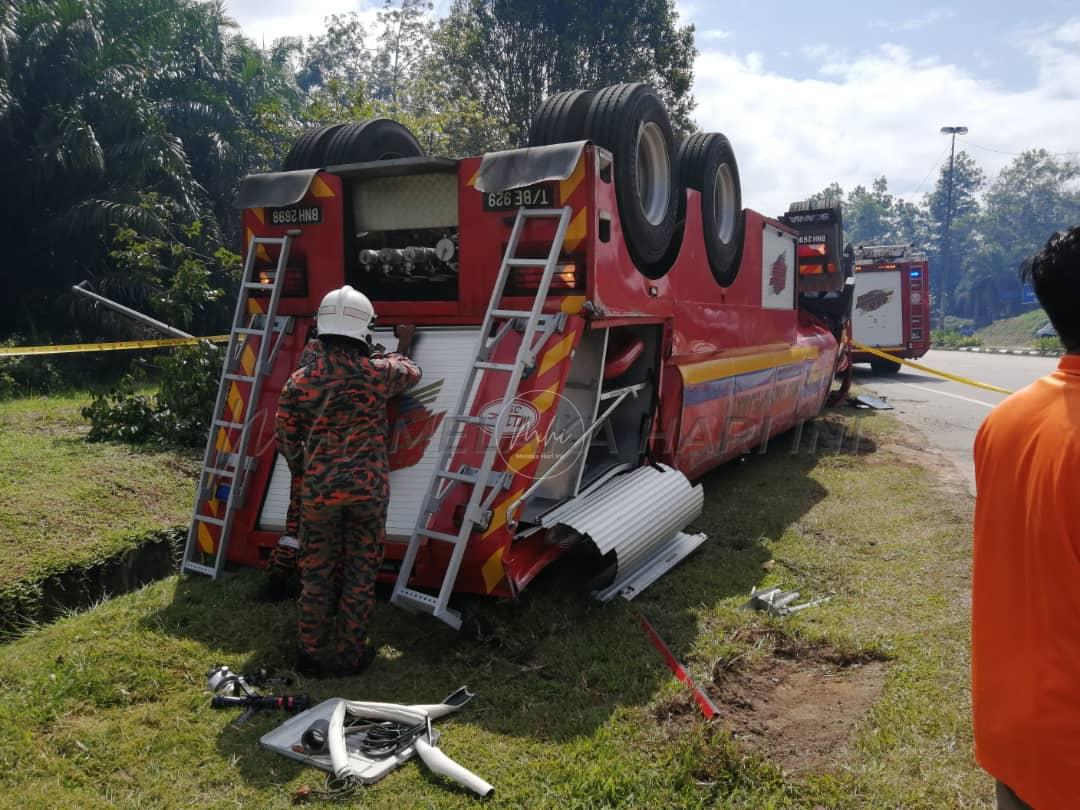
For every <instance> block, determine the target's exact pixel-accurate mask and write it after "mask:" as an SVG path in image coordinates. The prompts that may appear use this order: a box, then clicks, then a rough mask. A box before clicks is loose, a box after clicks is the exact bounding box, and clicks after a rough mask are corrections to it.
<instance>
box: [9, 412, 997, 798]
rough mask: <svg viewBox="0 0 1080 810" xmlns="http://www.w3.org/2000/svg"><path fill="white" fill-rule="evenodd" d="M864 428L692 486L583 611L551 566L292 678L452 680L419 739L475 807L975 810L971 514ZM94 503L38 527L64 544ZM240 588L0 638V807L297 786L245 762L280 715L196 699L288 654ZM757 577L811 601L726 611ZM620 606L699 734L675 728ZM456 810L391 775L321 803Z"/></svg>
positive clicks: (684, 718)
mask: <svg viewBox="0 0 1080 810" xmlns="http://www.w3.org/2000/svg"><path fill="white" fill-rule="evenodd" d="M830 419H831V420H834V421H837V422H839V421H844V422H846V423H848V424H852V423H853V420H854V416H853V414H852V412H851V411H845V412H844V413H843V414H842V415H840V414H834V415H832V416H831V417H830ZM862 424H863V428H862V442H861V451H860V452H859V453H858V454H854V453H851V452H839V453H837V452H834V451H833V450H832V449H830V448H828V447H826V446H825V443H824V442H821V443H819V445H818V447H817V448H816V450H815V451H814V452H810V451H809V449H808V448H807V446H806V442H805V437H804V442H803V444H802V446H801V447H799V448H797V449H798V450H799V452H792V451H793V449H795V448H794V447H793V444H792V439H791V437H787V438H786V439H783V440H779V441H774V442H773V443H772V444H771V445H770V447H769V451H768V452H767V453H765V454H754V455H752V456H749V457H748V458H746V459H745V460H744V461H742V462H736V463H732V464H729V465H727V466H725V467H724V468H722V469H720V470H717V471H715V472H714V473H712V474H710V475H709V476H707V477H706V478H705V480H704V482H703V483H704V486H705V489H706V508H705V512H704V514H703V515H702V517H701V519H700V520H699V521H698V522H697V524H696V526H695V527H694V528H696V529H699V530H703V531H706V532H708V533H709V534H710V536H711V539H710V540H709V542H708V543H706V544H705V545H704V546H703V547H702V548H701V549H700V550H699V551H698V552H696V553H695V554H694V555H693V556H692V557H691V558H689V559H687V560H686V561H684V563H682V564H681V565H680V567H679V568H678V569H676V570H675V571H673V572H671V573H669V574H668V575H667V576H666V577H665V578H663V579H662V580H660V581H659V582H658V583H656V584H655V585H654V586H652V587H651V588H650V589H649V590H648V591H646V592H645V593H644V594H643V595H641V596H640V597H638V598H637V599H636V600H634V601H633V602H630V603H627V602H623V601H622V600H616V601H615V602H613V603H610V604H607V605H599V604H596V603H594V602H593V601H592V600H590V599H589V598H588V596H587V594H586V592H585V578H584V574H583V573H581V572H580V571H579V570H578V569H577V568H575V566H574V565H572V564H569V562H568V561H563V564H561V565H556V566H554V567H553V568H552V569H549V571H547V572H545V573H544V574H543V575H541V577H540V578H539V579H538V580H537V581H536V582H534V583H533V584H532V585H531V586H530V588H529V589H528V590H527V591H526V592H525V594H524V595H523V598H522V599H521V600H520V601H519V602H518V603H516V604H498V603H495V602H489V601H477V602H471V603H468V605H467V608H468V611H469V613H470V615H472V616H473V617H474V622H472V624H474V625H475V626H476V627H478V628H483V629H482V630H477V631H476V632H474V633H473V634H471V635H458V634H455V633H453V632H451V631H449V630H447V629H445V628H443V627H442V626H441V625H436V624H435V623H433V622H432V621H431V620H430V619H426V618H422V617H411V616H407V615H405V614H402V613H400V612H399V611H397V610H395V609H393V608H390V607H388V606H386V605H385V604H380V605H379V608H378V610H377V613H376V619H375V626H374V630H373V633H374V636H375V638H376V639H377V641H378V642H379V643H380V644H381V647H380V653H381V655H380V658H379V659H378V660H377V661H376V663H375V665H374V666H373V668H372V669H371V670H370V671H369V672H367V673H365V674H364V675H362V676H360V677H358V678H355V679H351V680H347V681H311V682H306V683H303V684H300V685H299V686H298V687H294V689H303V690H305V691H308V692H310V693H311V694H312V697H313V698H315V699H324V698H327V697H331V696H336V695H340V696H346V697H351V698H355V699H382V700H391V701H397V702H430V701H433V700H437V699H439V698H441V697H442V696H444V695H446V694H448V693H449V692H451V691H452V690H453V689H455V688H456V687H458V686H460V685H461V684H468V685H469V686H470V687H471V688H472V689H473V690H474V691H475V692H476V693H477V697H476V699H475V700H474V701H473V703H472V704H470V705H469V706H468V707H466V708H465V709H464V710H463V711H462V712H460V714H459V715H458V716H457V717H456V718H454V719H453V720H449V721H444V722H441V723H440V724H439V725H440V727H441V729H442V731H443V733H444V736H443V740H442V743H441V746H442V748H443V749H444V750H445V751H446V752H447V753H448V754H449V755H450V756H451V757H453V758H455V759H456V760H458V761H459V762H461V763H462V764H464V765H465V766H467V767H469V768H471V769H473V770H474V771H475V772H477V773H478V774H480V775H482V776H483V777H484V778H486V779H487V780H488V781H490V782H491V783H493V784H494V785H495V786H496V794H495V797H494V799H493V800H492V801H491V802H490V804H491V806H497V807H508V808H509V807H513V808H517V807H559V808H565V807H606V806H635V807H716V806H722V807H748V808H749V807H752V808H764V807H798V808H811V807H814V806H816V805H821V806H825V807H829V808H840V807H901V806H902V807H909V808H910V807H943V806H989V795H990V793H989V783H988V781H987V779H986V778H985V777H984V776H982V775H981V774H980V773H979V772H978V770H977V768H976V767H975V765H974V763H973V761H972V758H971V735H970V717H969V710H968V699H969V698H968V675H967V672H968V604H969V602H968V576H969V561H970V555H969V529H970V514H969V508H970V504H969V500H968V497H967V495H966V494H965V493H963V492H962V491H959V490H951V489H949V488H948V487H943V486H942V485H941V484H940V483H939V482H938V481H937V480H936V479H935V477H934V476H933V473H932V472H931V471H929V470H928V469H927V468H926V458H927V457H926V456H925V455H924V454H923V453H922V452H921V450H920V449H919V447H918V446H917V445H918V440H917V439H914V438H912V437H910V436H908V435H907V434H906V433H905V432H904V431H902V430H901V429H900V427H899V426H898V425H897V423H896V422H894V421H892V420H890V419H889V418H888V417H884V416H881V415H874V416H868V417H865V421H864V422H863V423H862ZM6 433H7V431H5V434H6ZM852 445H853V442H852V441H851V439H850V437H849V440H848V443H847V450H850V448H851V446H852ZM76 455H77V454H76ZM4 458H5V463H7V464H11V463H12V462H11V460H10V456H5V457H4ZM151 466H153V465H151ZM50 468H51V469H54V470H55V471H56V474H57V476H58V478H57V479H56V481H57V483H56V484H55V485H51V486H50V485H49V484H48V483H47V482H46V481H45V480H39V482H38V483H37V484H36V485H35V486H36V488H37V489H38V490H40V491H42V492H44V493H51V492H55V491H59V490H62V489H63V488H64V485H63V484H62V483H60V482H62V481H64V480H68V486H72V485H73V484H74V482H75V481H78V482H79V483H85V482H86V481H87V479H92V478H94V477H97V476H103V475H105V472H106V471H107V470H108V469H110V465H109V464H107V463H106V464H105V465H104V468H102V469H99V470H98V472H97V473H96V474H95V475H88V474H85V473H84V474H82V475H77V476H75V478H74V480H70V479H65V478H64V477H63V476H70V475H72V473H71V472H69V471H66V470H64V469H63V465H60V464H56V463H54V464H51V465H50ZM18 469H22V465H21V464H20V465H19V467H18ZM147 474H148V473H147ZM125 485H127V486H137V485H139V476H135V477H134V478H131V479H126V481H125ZM9 486H10V484H9ZM118 486H119V485H118V484H116V485H111V486H110V487H109V491H115V490H116V489H117V487H118ZM133 499H134V498H133ZM152 501H153V499H150V502H147V503H146V505H145V506H144V507H143V508H144V509H147V510H149V509H161V508H162V506H161V504H156V503H152ZM89 503H97V506H96V507H91V506H90V505H89ZM110 503H112V502H111V501H109V500H106V501H105V502H104V503H102V502H100V501H94V499H92V498H91V499H89V501H88V502H87V505H85V506H84V507H83V509H82V510H81V511H80V512H79V513H78V515H74V514H73V515H71V516H70V517H68V518H66V522H65V523H64V524H62V527H61V529H60V530H59V531H57V530H50V529H47V528H46V527H42V528H41V535H40V536H41V537H50V538H52V539H55V540H56V541H57V542H58V543H60V544H63V543H64V542H66V541H65V539H64V538H65V537H67V536H70V535H72V534H77V533H78V532H79V531H80V530H81V531H82V532H86V531H89V530H90V529H91V528H92V527H96V526H97V524H98V523H99V522H100V521H101V520H102V516H101V515H100V514H99V513H98V512H97V511H96V510H97V509H110V508H112V507H110V506H109V504H110ZM92 508H93V510H94V511H91V509H92ZM34 513H35V514H40V512H38V511H36V507H35V511H34ZM160 517H165V515H160ZM155 519H157V518H155ZM20 520H22V522H21V523H20V524H19V525H20V526H25V525H28V524H29V525H33V524H34V521H33V520H30V519H29V518H20ZM127 520H129V521H130V520H135V518H132V517H128V518H127ZM257 583H258V575H257V574H255V573H253V572H242V573H240V574H239V575H237V576H235V577H232V578H229V579H227V580H226V581H224V582H219V583H212V582H208V581H206V580H203V579H192V580H181V579H179V578H177V577H172V578H169V579H166V580H164V581H161V582H158V583H155V584H153V585H150V586H148V587H146V588H144V589H142V590H140V591H138V592H136V593H132V594H128V595H126V596H122V597H119V598H116V599H112V600H110V601H108V602H106V603H104V604H101V605H98V606H96V607H94V608H93V609H90V610H88V611H86V612H84V613H82V614H80V615H76V616H71V617H68V618H66V619H64V620H62V621H59V622H57V623H56V624H54V625H51V626H48V627H42V628H39V629H37V630H35V631H34V632H32V633H30V634H29V635H27V636H26V637H24V638H21V639H18V640H16V641H13V642H11V643H8V644H6V645H3V646H0V764H2V765H3V768H2V769H0V786H3V789H2V790H0V805H5V804H6V805H8V806H16V805H17V806H19V807H21V808H27V807H76V806H77V807H82V808H91V807H110V808H111V807H140V808H142V807H189V806H190V807H208V806H213V807H224V806H248V807H266V808H275V807H280V808H284V807H287V806H289V804H290V797H291V794H292V792H293V791H294V790H295V789H296V788H297V787H298V786H299V785H301V784H305V783H306V784H310V785H313V786H315V785H320V786H321V784H322V775H321V774H320V773H318V772H316V771H313V770H309V769H305V768H303V767H302V766H300V765H299V764H297V763H294V762H292V761H289V760H286V759H284V758H281V757H279V756H277V755H272V754H270V753H267V752H265V751H262V750H260V749H259V747H258V739H259V737H260V736H261V735H262V734H264V733H265V732H266V731H267V730H269V729H270V728H272V727H274V726H275V725H276V724H277V723H278V722H280V720H281V718H280V717H278V716H272V715H264V716H261V717H258V718H256V719H255V720H254V721H253V722H251V723H250V724H248V725H246V726H244V727H242V728H239V729H237V728H233V727H231V726H230V725H229V721H230V719H232V718H233V716H234V713H231V712H218V711H213V710H211V709H210V708H209V700H208V697H207V695H206V693H205V692H204V691H203V690H204V684H205V680H204V679H205V673H206V671H207V669H208V668H210V667H211V666H212V665H216V664H221V663H227V664H229V665H230V666H231V667H232V668H233V669H235V670H238V671H243V670H245V669H247V668H251V667H256V666H267V667H269V668H271V669H278V670H280V669H282V668H283V667H284V666H285V664H286V662H287V661H288V660H289V654H290V650H291V646H292V638H293V632H294V624H295V608H294V607H293V606H291V605H279V606H272V607H266V606H262V605H258V604H256V603H254V602H253V600H252V596H253V593H254V591H255V588H256V586H257ZM774 583H775V584H780V585H782V586H784V587H785V588H796V589H798V590H800V591H802V592H803V594H804V596H816V595H820V594H826V593H831V594H833V599H832V601H830V602H828V603H826V604H824V605H821V606H820V607H817V608H814V609H811V610H807V611H804V612H802V613H799V614H797V615H795V616H792V617H790V618H787V619H784V620H780V619H772V618H769V617H767V616H765V615H764V614H761V613H754V612H748V611H743V610H740V609H739V606H740V605H741V604H742V603H743V602H744V601H745V600H746V597H747V594H748V592H749V590H750V588H751V586H753V585H762V584H765V585H768V584H774ZM638 612H642V613H644V614H645V615H647V616H648V618H649V619H650V620H651V621H652V622H653V624H654V625H655V627H656V628H657V630H658V631H659V633H660V634H661V635H662V636H663V637H664V638H665V639H666V641H667V643H668V644H669V646H670V647H671V648H672V650H673V651H674V653H675V654H676V655H677V656H678V657H679V658H680V659H681V660H683V661H684V662H686V664H687V666H688V668H689V670H690V672H691V674H692V675H693V677H694V678H696V679H697V680H698V682H699V683H702V684H704V685H706V687H707V688H708V689H709V691H710V692H711V693H712V694H713V695H714V698H715V699H716V701H717V702H718V703H719V704H720V705H721V707H722V708H723V710H724V714H725V719H724V720H723V721H722V722H717V723H712V724H710V723H706V722H705V721H704V720H702V719H701V718H700V716H699V715H698V713H697V710H696V707H694V705H693V704H692V703H691V702H690V699H689V698H688V696H687V693H686V691H685V689H684V687H683V686H682V685H680V684H679V683H678V682H676V681H675V680H674V679H673V678H672V677H671V675H670V673H669V671H668V670H667V669H666V668H665V667H664V665H663V663H662V662H661V659H660V658H659V656H658V654H657V653H656V651H655V650H654V649H653V648H652V647H651V646H650V644H649V643H648V641H647V640H646V638H645V636H644V634H643V633H642V631H641V628H640V627H639V626H638V623H637V620H636V617H637V614H638ZM796 687H797V688H796ZM830 690H832V691H830ZM836 690H840V691H839V692H837V691H836ZM733 695H738V696H740V697H739V699H738V700H736V699H734V698H733V697H731V696H733ZM823 696H825V697H823ZM829 696H832V697H829ZM860 696H861V697H860ZM778 706H782V707H785V709H784V711H782V712H779V713H777V712H775V709H776V707H778ZM770 713H772V715H776V716H775V717H773V720H770V721H769V722H768V723H765V722H763V720H762V719H763V718H765V717H767V716H772V715H770ZM728 729H733V730H734V731H735V732H736V734H737V735H738V737H739V739H735V738H733V736H732V734H731V733H730V732H729V730H728ZM837 729H840V731H841V733H840V734H837V733H836V731H837ZM830 740H831V741H830ZM475 804H476V802H475V799H474V798H473V797H471V796H470V795H468V794H466V793H464V792H462V791H460V790H458V789H456V788H454V787H453V786H450V785H448V784H446V783H444V782H443V781H441V780H439V779H437V778H435V777H432V776H431V775H430V774H427V773H426V772H425V771H424V770H423V769H422V767H421V766H420V765H419V764H418V763H416V762H412V763H408V764H407V765H406V766H404V767H402V768H401V769H400V770H398V771H397V772H395V773H393V774H391V775H390V776H389V777H387V778H386V779H385V780H383V781H382V782H381V783H379V784H378V785H376V786H374V787H372V788H369V789H367V790H365V791H364V792H363V794H361V795H360V796H359V797H357V798H355V799H353V800H352V801H351V803H349V804H347V805H346V806H361V805H362V806H365V807H388V808H389V807H472V806H475Z"/></svg>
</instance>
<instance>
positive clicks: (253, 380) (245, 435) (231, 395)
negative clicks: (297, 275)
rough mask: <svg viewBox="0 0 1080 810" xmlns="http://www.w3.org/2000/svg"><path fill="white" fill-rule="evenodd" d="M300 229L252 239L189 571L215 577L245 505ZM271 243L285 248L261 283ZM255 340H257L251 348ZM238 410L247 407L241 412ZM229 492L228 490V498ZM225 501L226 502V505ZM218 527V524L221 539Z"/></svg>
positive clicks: (187, 555) (202, 480)
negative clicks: (259, 301)
mask: <svg viewBox="0 0 1080 810" xmlns="http://www.w3.org/2000/svg"><path fill="white" fill-rule="evenodd" d="M299 234H300V231H299V230H293V231H288V232H287V233H286V234H285V236H280V237H267V236H256V237H254V238H252V240H251V243H250V244H249V245H248V252H247V257H246V259H245V260H244V273H243V276H242V279H241V284H240V295H239V296H238V297H237V301H236V314H235V315H234V316H233V325H232V331H231V332H230V333H229V343H228V345H227V347H226V350H225V359H224V362H223V363H222V367H221V381H220V383H219V384H218V394H217V400H216V401H215V403H214V412H213V418H212V421H211V423H210V433H209V436H208V437H207V440H206V452H205V453H204V454H203V463H202V472H200V473H199V484H198V486H197V487H196V491H195V507H194V509H193V511H192V515H191V526H190V527H189V529H188V538H187V545H186V546H185V548H184V560H183V563H182V565H181V569H180V570H181V571H182V572H184V571H191V572H194V573H196V574H205V575H206V576H209V577H213V578H215V579H216V578H217V577H218V576H219V575H220V574H221V570H222V568H223V566H224V565H225V549H226V547H227V545H228V542H229V531H230V529H231V528H232V520H233V516H234V514H235V510H236V509H237V508H239V507H240V506H242V505H243V502H244V488H245V484H246V476H247V474H248V473H249V472H250V471H251V470H252V469H253V468H254V465H255V459H254V458H253V457H251V458H249V457H248V455H247V450H248V445H249V444H250V443H251V440H252V435H251V434H252V433H253V432H254V429H255V422H256V419H255V409H256V408H257V407H258V404H259V393H260V389H261V388H262V378H263V375H264V374H266V373H267V372H268V371H269V370H270V368H271V367H272V366H273V361H274V356H275V355H276V354H277V351H278V349H279V348H280V346H281V340H282V338H283V336H284V335H285V333H286V332H287V331H288V326H289V322H290V321H291V318H282V319H279V318H278V317H277V309H278V301H279V300H280V298H281V290H282V287H283V286H284V283H285V282H284V279H285V266H286V264H288V261H289V251H290V248H291V247H292V240H293V238H294V237H295V236H298V235H299ZM273 247H276V248H279V249H280V253H279V254H278V260H277V265H276V269H275V270H274V271H273V279H272V280H271V281H269V282H260V281H259V280H258V279H257V274H256V270H255V254H256V253H257V252H258V251H259V249H260V248H261V249H264V250H265V249H266V248H273ZM263 272H264V274H265V271H263ZM267 292H269V294H270V299H269V302H268V304H267V307H266V311H265V312H263V313H253V312H249V301H250V300H251V297H252V295H254V294H256V293H263V294H265V293H267ZM252 343H257V344H258V345H257V346H255V347H253V346H252ZM271 344H272V345H271ZM252 349H254V351H252ZM245 352H247V354H246V355H245ZM252 358H254V359H253V360H252ZM245 366H246V367H245ZM242 386H246V387H247V396H246V397H245V396H244V395H243V393H242ZM227 410H228V411H229V412H227ZM238 413H242V417H240V418H239V419H237V415H238ZM230 417H231V418H230ZM236 431H239V433H240V436H239V440H238V441H236V440H234V439H232V438H231V437H232V436H234V435H235V432H236ZM226 491H227V494H226V495H224V497H222V495H223V493H224V492H226ZM222 504H223V505H224V509H221V508H220V507H221V505H222ZM208 510H209V511H208ZM214 527H216V529H217V541H216V542H215V541H214ZM208 558H209V560H208ZM208 563H209V564H208Z"/></svg>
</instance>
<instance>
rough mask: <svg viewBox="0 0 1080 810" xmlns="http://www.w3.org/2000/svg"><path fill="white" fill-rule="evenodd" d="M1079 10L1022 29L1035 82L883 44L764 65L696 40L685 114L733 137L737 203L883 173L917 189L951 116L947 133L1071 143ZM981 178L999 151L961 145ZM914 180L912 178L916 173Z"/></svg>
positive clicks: (1026, 143) (760, 204)
mask: <svg viewBox="0 0 1080 810" xmlns="http://www.w3.org/2000/svg"><path fill="white" fill-rule="evenodd" d="M1073 38H1080V18H1076V19H1074V20H1070V21H1069V22H1067V23H1066V24H1065V25H1063V26H1060V27H1058V28H1056V29H1054V31H1048V32H1043V35H1042V36H1041V38H1040V37H1034V38H1033V37H1031V36H1028V37H1027V38H1025V39H1024V42H1025V43H1026V47H1027V49H1028V52H1029V53H1030V54H1031V57H1032V58H1033V59H1034V60H1035V62H1036V67H1037V68H1038V70H1037V75H1038V81H1037V83H1036V84H1035V85H1034V86H1033V87H1030V88H1028V89H1024V90H1019V91H1007V90H1002V89H1000V88H999V87H997V86H996V85H995V84H994V83H993V82H992V81H990V80H987V79H983V78H979V77H975V76H972V75H971V74H970V73H968V72H967V71H965V70H963V69H962V68H960V67H958V66H956V65H952V64H947V63H943V62H936V61H933V60H926V59H922V60H919V59H915V58H914V57H913V56H912V55H911V53H910V52H909V51H907V50H906V49H904V48H902V47H900V46H896V45H887V46H883V47H879V48H877V49H876V50H875V51H874V52H873V53H868V54H864V55H862V56H858V57H854V58H851V57H849V58H846V59H845V58H837V59H835V60H833V61H828V62H825V63H824V64H823V65H821V66H820V68H819V75H818V76H816V77H808V78H791V77H787V76H782V75H780V74H778V73H775V72H770V71H769V70H768V69H766V68H765V66H764V60H763V58H762V56H761V55H760V54H749V55H746V56H739V55H737V54H734V53H728V52H723V51H721V50H719V49H712V50H704V49H703V52H702V53H701V54H700V55H699V57H698V60H697V65H696V71H695V75H696V77H697V78H696V80H695V83H694V93H695V95H696V97H697V100H698V107H697V110H696V111H695V117H696V118H697V121H698V123H699V125H700V126H701V127H702V129H704V130H706V131H717V132H724V133H725V134H726V135H727V136H728V137H729V138H730V139H731V141H732V144H733V146H734V147H735V155H736V159H737V160H738V161H739V168H740V172H741V175H742V189H743V202H744V205H748V206H750V207H753V208H757V209H758V210H761V211H763V212H764V213H767V214H770V215H775V214H778V213H780V212H781V211H783V210H784V209H785V208H786V206H787V204H788V203H789V202H791V201H792V200H796V199H800V198H805V197H806V196H808V195H810V194H813V193H815V192H817V191H820V190H821V189H822V188H824V187H825V186H827V185H828V184H829V183H830V182H832V181H834V180H835V181H838V182H839V183H840V184H841V186H843V187H844V189H845V190H849V189H851V188H852V187H854V186H855V185H857V184H860V183H861V184H864V185H869V184H870V182H871V181H872V180H873V179H874V178H876V177H878V176H880V175H883V174H884V175H885V176H886V177H887V178H888V180H889V188H890V191H892V192H893V193H896V194H902V195H906V196H908V197H909V198H912V199H917V198H918V196H919V194H917V193H916V192H925V191H927V190H928V189H930V188H932V186H933V182H934V178H935V176H936V171H934V172H933V173H931V174H930V176H929V178H927V175H928V173H930V172H931V169H932V167H933V166H934V165H935V163H936V162H937V161H939V160H940V157H941V154H942V151H943V149H944V147H945V146H946V141H945V136H943V135H941V134H939V132H938V130H939V128H940V127H941V126H944V125H963V126H966V127H968V128H969V130H970V134H969V135H967V136H963V137H961V138H960V139H958V141H957V148H958V149H959V148H963V147H964V141H965V139H966V140H967V141H968V143H969V144H970V143H972V142H974V143H977V144H981V145H984V146H987V147H991V148H995V149H1000V150H1004V151H1010V152H1019V151H1022V150H1023V149H1028V148H1037V147H1045V148H1047V149H1049V150H1050V151H1051V152H1068V151H1073V150H1078V149H1080V136H1078V135H1077V132H1078V130H1077V127H1078V124H1080V97H1078V95H1077V88H1080V55H1077V54H1076V52H1075V51H1076V49H1075V48H1073V47H1072V46H1071V45H1070V43H1071V42H1072V41H1073ZM967 148H968V151H969V153H970V154H971V155H972V156H973V157H975V159H976V160H977V161H978V162H979V164H980V165H981V166H982V167H983V169H984V170H985V171H986V172H987V174H988V175H989V176H990V177H993V175H994V174H996V173H997V171H998V170H999V169H1000V168H1001V167H1002V166H1003V165H1004V164H1005V163H1007V162H1008V161H1009V160H1010V159H1011V158H1010V156H1008V155H1001V154H995V153H991V152H986V151H982V150H979V149H975V148H973V147H970V146H969V147H967ZM924 179H926V182H925V183H924V185H923V187H922V188H921V189H920V188H919V185H920V183H923V181H924Z"/></svg>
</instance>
